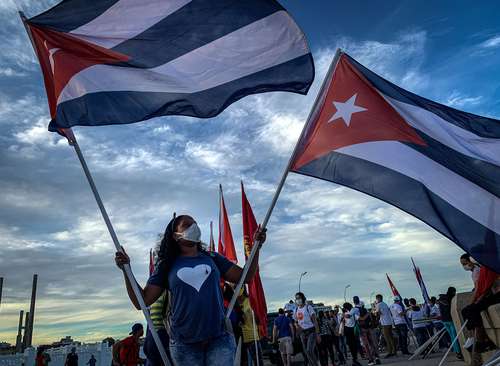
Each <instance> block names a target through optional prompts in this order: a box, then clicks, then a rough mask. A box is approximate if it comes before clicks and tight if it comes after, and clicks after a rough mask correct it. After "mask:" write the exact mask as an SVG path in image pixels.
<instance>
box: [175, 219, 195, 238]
mask: <svg viewBox="0 0 500 366" xmlns="http://www.w3.org/2000/svg"><path fill="white" fill-rule="evenodd" d="M176 234H177V235H178V236H179V239H184V240H186V241H191V242H193V243H199V242H200V241H201V230H200V228H199V227H198V224H197V223H196V222H194V223H193V224H192V225H191V226H190V227H188V228H187V229H186V230H184V231H183V232H182V233H176Z"/></svg>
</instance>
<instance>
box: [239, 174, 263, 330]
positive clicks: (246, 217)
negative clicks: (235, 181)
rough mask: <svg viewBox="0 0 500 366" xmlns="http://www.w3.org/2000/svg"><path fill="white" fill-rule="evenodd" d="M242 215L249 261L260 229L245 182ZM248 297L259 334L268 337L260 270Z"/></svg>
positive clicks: (249, 287) (246, 253)
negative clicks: (246, 191) (256, 234)
mask: <svg viewBox="0 0 500 366" xmlns="http://www.w3.org/2000/svg"><path fill="white" fill-rule="evenodd" d="M241 210H242V211H241V215H242V218H243V248H244V250H245V259H248V256H249V255H250V252H251V251H252V247H253V236H254V235H255V232H256V231H257V229H258V225H257V221H256V220H255V216H254V214H253V211H252V206H250V202H248V199H247V195H246V194H245V188H244V187H243V182H241ZM248 296H249V297H250V305H251V306H252V310H253V312H254V313H255V317H256V318H257V320H258V321H257V323H258V324H259V334H260V335H261V336H264V337H267V304H266V295H265V294H264V288H263V287H262V281H261V279H260V273H259V269H257V272H256V273H255V276H254V278H253V279H252V281H250V282H249V283H248Z"/></svg>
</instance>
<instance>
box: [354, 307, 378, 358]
mask: <svg viewBox="0 0 500 366" xmlns="http://www.w3.org/2000/svg"><path fill="white" fill-rule="evenodd" d="M374 322H375V321H374V319H373V318H372V315H371V313H370V312H369V311H368V310H366V308H365V307H364V304H363V302H360V307H359V319H358V323H359V328H360V332H361V334H360V335H361V340H362V341H363V345H364V346H365V348H366V354H367V357H368V365H369V366H371V365H375V364H377V365H380V363H381V362H380V359H379V355H378V344H377V342H376V337H375V334H374V332H373V326H374Z"/></svg>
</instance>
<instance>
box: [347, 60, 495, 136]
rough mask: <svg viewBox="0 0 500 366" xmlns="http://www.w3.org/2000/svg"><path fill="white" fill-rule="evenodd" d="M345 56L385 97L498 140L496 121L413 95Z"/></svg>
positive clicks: (479, 134)
mask: <svg viewBox="0 0 500 366" xmlns="http://www.w3.org/2000/svg"><path fill="white" fill-rule="evenodd" d="M346 56H347V57H348V58H349V62H350V63H351V64H352V65H353V66H355V67H356V68H357V69H358V70H359V72H361V73H362V74H363V76H364V77H365V78H366V79H368V81H370V83H372V85H373V86H374V87H375V88H377V89H378V90H379V91H380V92H382V93H383V94H385V95H386V96H388V97H391V98H394V99H396V100H399V101H401V102H403V103H408V104H413V105H416V106H418V107H421V108H424V109H427V110H428V111H429V112H432V113H434V114H436V115H438V116H439V117H441V118H443V119H444V120H446V121H448V122H449V123H452V124H454V125H456V126H458V127H461V128H463V129H465V130H467V131H470V132H472V133H474V134H476V135H478V136H481V137H487V138H500V122H499V121H498V120H495V119H492V118H487V117H482V116H478V115H475V114H472V113H467V112H464V111H459V110H457V109H454V108H450V107H447V106H445V105H443V104H439V103H436V102H434V101H432V100H429V99H426V98H423V97H421V96H419V95H416V94H413V93H411V92H409V91H407V90H404V89H403V88H400V87H399V86H397V85H394V84H393V83H391V82H389V81H387V80H386V79H384V78H382V77H380V76H379V75H377V74H375V73H374V72H373V71H371V70H369V69H367V68H366V67H364V66H363V65H361V64H360V63H359V62H357V61H356V60H354V59H353V58H352V57H350V56H349V55H347V54H346Z"/></svg>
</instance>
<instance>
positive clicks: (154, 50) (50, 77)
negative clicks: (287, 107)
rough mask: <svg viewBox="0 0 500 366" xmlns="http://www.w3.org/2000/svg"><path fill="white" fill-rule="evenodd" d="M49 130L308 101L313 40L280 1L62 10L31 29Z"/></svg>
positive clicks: (75, 0)
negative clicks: (295, 97)
mask: <svg viewBox="0 0 500 366" xmlns="http://www.w3.org/2000/svg"><path fill="white" fill-rule="evenodd" d="M23 21H24V23H25V26H26V28H27V30H28V33H29V35H30V38H31V40H32V43H33V46H34V48H35V51H36V54H37V56H38V59H39V61H40V65H41V68H42V72H43V76H44V82H45V87H46V91H47V97H48V101H49V107H50V113H51V117H52V120H51V123H50V125H49V130H51V131H56V130H59V129H61V128H70V127H71V126H76V125H86V126H95V125H108V124H121V123H133V122H138V121H142V120H146V119H149V118H152V117H157V116H165V115H184V116H194V117H203V118H207V117H213V116H215V115H217V114H219V113H220V112H221V111H223V110H224V109H225V108H226V107H227V106H228V105H230V104H231V103H233V102H235V101H237V100H239V99H241V98H243V97H244V96H246V95H249V94H254V93H262V92H269V91H289V92H294V93H300V94H306V93H307V91H308V89H309V87H310V85H311V83H312V81H313V79H314V66H313V61H312V56H311V52H310V50H309V46H308V44H307V41H306V38H305V36H304V34H303V32H302V31H301V29H300V28H299V27H298V25H297V24H296V23H295V21H294V20H293V19H292V17H291V16H290V15H289V14H288V13H287V11H286V10H285V9H284V8H283V7H282V6H280V5H279V3H278V2H277V1H274V0H238V1H230V0H93V1H88V0H63V1H61V2H60V3H59V4H57V5H56V6H54V7H53V8H51V9H49V10H47V11H46V12H44V13H42V14H40V15H37V16H35V17H33V18H31V19H23Z"/></svg>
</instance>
